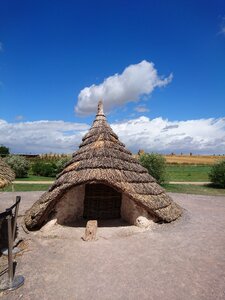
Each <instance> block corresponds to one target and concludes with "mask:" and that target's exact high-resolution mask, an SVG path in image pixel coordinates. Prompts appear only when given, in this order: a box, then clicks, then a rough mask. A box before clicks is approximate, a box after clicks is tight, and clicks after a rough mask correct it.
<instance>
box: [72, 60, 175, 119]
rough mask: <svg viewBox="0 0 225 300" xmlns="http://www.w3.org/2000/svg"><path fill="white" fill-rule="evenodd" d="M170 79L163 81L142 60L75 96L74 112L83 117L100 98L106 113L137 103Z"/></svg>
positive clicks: (146, 62) (148, 63)
mask: <svg viewBox="0 0 225 300" xmlns="http://www.w3.org/2000/svg"><path fill="white" fill-rule="evenodd" d="M171 80H172V74H170V75H169V76H168V77H166V78H163V77H161V76H159V75H158V72H157V70H156V69H155V67H154V64H153V63H152V62H148V61H146V60H143V61H142V62H140V63H139V64H135V65H130V66H128V67H127V68H126V69H125V70H124V71H123V73H122V74H115V75H113V76H110V77H108V78H106V79H105V80H104V81H103V82H102V83H101V84H99V85H95V84H93V85H91V86H89V87H85V88H84V89H83V90H81V91H80V93H79V95H78V102H77V105H76V106H75V111H76V113H78V114H83V115H85V114H86V115H87V114H90V113H93V112H95V110H96V105H97V103H98V101H99V100H100V99H103V101H104V108H105V110H106V111H109V110H110V109H112V108H113V107H116V106H120V105H123V104H125V103H127V102H131V101H138V100H140V98H141V96H144V95H150V94H151V93H152V92H153V90H154V89H155V88H156V87H163V86H165V85H167V84H168V83H169V82H171Z"/></svg>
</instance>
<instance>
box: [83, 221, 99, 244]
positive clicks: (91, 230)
mask: <svg viewBox="0 0 225 300" xmlns="http://www.w3.org/2000/svg"><path fill="white" fill-rule="evenodd" d="M97 228H98V222H97V220H90V221H88V222H87V225H86V229H85V233H84V237H83V238H82V239H83V240H84V241H95V240H96V233H97Z"/></svg>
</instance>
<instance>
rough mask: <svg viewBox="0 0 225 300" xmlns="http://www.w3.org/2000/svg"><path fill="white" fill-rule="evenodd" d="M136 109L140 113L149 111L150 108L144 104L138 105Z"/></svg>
mask: <svg viewBox="0 0 225 300" xmlns="http://www.w3.org/2000/svg"><path fill="white" fill-rule="evenodd" d="M134 110H135V111H137V112H139V113H144V112H148V111H149V109H148V108H147V107H146V106H144V105H137V106H136V107H135V108H134Z"/></svg>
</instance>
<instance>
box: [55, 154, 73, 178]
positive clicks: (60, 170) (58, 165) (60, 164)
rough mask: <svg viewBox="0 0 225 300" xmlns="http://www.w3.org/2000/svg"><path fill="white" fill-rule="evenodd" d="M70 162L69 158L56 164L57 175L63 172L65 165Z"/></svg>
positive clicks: (61, 159) (62, 159) (64, 158)
mask: <svg viewBox="0 0 225 300" xmlns="http://www.w3.org/2000/svg"><path fill="white" fill-rule="evenodd" d="M69 160H70V158H69V157H63V158H60V159H59V160H58V161H57V162H56V167H57V174H58V173H60V172H62V170H63V169H64V167H65V165H66V164H67V163H68V161H69Z"/></svg>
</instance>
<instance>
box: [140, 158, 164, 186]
mask: <svg viewBox="0 0 225 300" xmlns="http://www.w3.org/2000/svg"><path fill="white" fill-rule="evenodd" d="M139 161H140V163H141V165H142V166H143V167H145V168H146V169H147V170H148V172H149V174H150V175H151V176H152V177H154V178H155V179H156V181H157V182H158V183H163V182H164V181H165V180H166V159H165V158H164V157H163V156H162V155H160V154H157V153H144V154H141V155H140V157H139Z"/></svg>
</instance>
